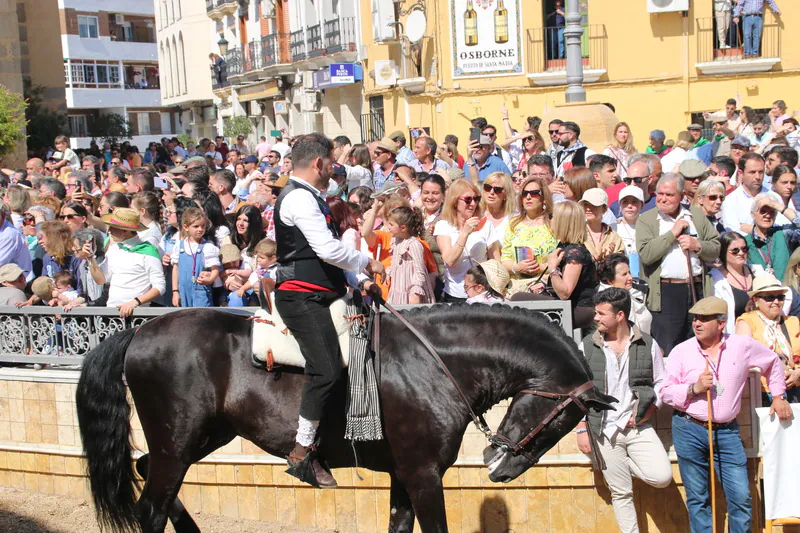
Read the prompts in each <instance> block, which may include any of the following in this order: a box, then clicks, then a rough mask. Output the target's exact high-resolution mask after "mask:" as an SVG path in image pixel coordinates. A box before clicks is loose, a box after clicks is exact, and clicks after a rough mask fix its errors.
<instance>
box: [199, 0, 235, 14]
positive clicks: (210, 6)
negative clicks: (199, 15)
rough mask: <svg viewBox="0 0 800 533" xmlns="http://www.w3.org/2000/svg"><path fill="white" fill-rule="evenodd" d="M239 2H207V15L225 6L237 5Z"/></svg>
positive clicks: (212, 0)
mask: <svg viewBox="0 0 800 533" xmlns="http://www.w3.org/2000/svg"><path fill="white" fill-rule="evenodd" d="M236 3H237V0H206V13H208V12H209V11H213V10H214V8H217V7H222V6H224V5H225V4H236Z"/></svg>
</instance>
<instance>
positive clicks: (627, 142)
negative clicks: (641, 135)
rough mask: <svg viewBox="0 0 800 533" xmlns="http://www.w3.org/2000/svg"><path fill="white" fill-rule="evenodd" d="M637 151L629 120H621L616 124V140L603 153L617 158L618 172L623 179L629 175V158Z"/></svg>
mask: <svg viewBox="0 0 800 533" xmlns="http://www.w3.org/2000/svg"><path fill="white" fill-rule="evenodd" d="M635 153H636V146H634V144H633V134H632V133H631V128H630V126H628V124H627V122H619V123H618V124H617V125H616V126H614V140H613V141H611V144H609V145H608V146H606V148H605V150H603V155H607V156H608V157H613V158H614V159H616V160H617V174H618V175H619V179H620V180H622V179H623V178H624V177H625V176H627V175H628V159H630V157H631V156H632V155H633V154H635Z"/></svg>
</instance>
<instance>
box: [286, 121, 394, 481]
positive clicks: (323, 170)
mask: <svg viewBox="0 0 800 533" xmlns="http://www.w3.org/2000/svg"><path fill="white" fill-rule="evenodd" d="M332 163H333V143H332V142H331V141H330V140H329V139H328V138H326V137H325V136H324V135H322V134H319V133H312V134H310V135H304V136H302V137H301V138H300V139H298V140H297V142H296V143H295V145H294V147H293V149H292V164H293V166H294V170H293V172H292V176H291V177H290V179H289V183H288V184H287V185H286V187H284V189H283V191H282V192H281V194H280V196H279V197H278V201H277V202H276V204H275V217H274V218H275V240H276V242H277V245H278V254H277V255H278V273H277V282H276V286H275V305H276V307H277V309H278V312H279V313H280V315H281V318H282V319H283V321H284V323H285V324H286V326H287V327H288V328H289V331H291V333H292V335H294V337H295V339H297V344H298V345H299V346H300V351H301V352H302V354H303V357H304V358H305V360H306V365H305V374H306V378H307V381H306V382H305V384H304V386H303V397H302V401H301V403H300V419H299V424H298V429H297V437H296V444H295V448H294V450H293V451H292V452H291V453H290V454H289V467H290V468H289V470H288V472H289V473H290V474H292V475H293V476H295V477H297V478H299V479H300V480H301V481H305V482H307V483H310V484H312V485H314V486H319V487H324V488H332V487H335V486H336V480H334V479H333V476H332V475H331V474H330V472H329V471H328V470H327V469H326V468H324V467H323V466H322V464H321V463H320V461H319V459H318V456H317V453H316V448H315V437H316V433H317V428H318V427H319V422H320V419H321V418H322V415H323V413H324V412H325V404H326V401H327V400H328V398H329V396H330V394H331V391H332V390H333V386H334V384H335V383H336V381H337V380H338V379H339V377H340V375H341V371H342V362H341V354H340V350H339V341H338V335H337V332H336V329H335V327H334V324H333V320H332V319H331V314H330V310H329V307H330V305H331V303H333V302H334V301H335V300H337V299H339V298H341V297H342V296H344V294H345V292H346V290H347V289H346V282H345V271H351V272H356V273H360V272H362V271H363V270H364V269H366V270H367V271H368V272H370V273H373V274H375V273H382V272H383V265H382V264H381V263H380V262H379V261H376V260H374V259H373V258H372V257H370V256H369V255H367V254H364V253H361V252H359V251H357V250H354V249H352V248H348V247H346V246H345V245H344V244H342V242H341V241H340V240H339V235H338V230H337V227H336V225H335V224H334V222H333V217H332V216H331V214H330V211H329V210H328V205H327V203H326V202H325V197H326V192H327V190H328V182H329V181H330V179H331V176H332V175H333V169H332Z"/></svg>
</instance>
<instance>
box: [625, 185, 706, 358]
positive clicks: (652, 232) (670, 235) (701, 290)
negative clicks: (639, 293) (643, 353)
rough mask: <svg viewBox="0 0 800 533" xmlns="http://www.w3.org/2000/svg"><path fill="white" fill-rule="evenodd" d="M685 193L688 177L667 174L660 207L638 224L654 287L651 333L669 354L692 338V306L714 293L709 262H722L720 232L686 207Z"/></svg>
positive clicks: (645, 270)
mask: <svg viewBox="0 0 800 533" xmlns="http://www.w3.org/2000/svg"><path fill="white" fill-rule="evenodd" d="M683 190H684V181H683V176H681V175H680V174H673V173H669V174H664V175H663V176H662V177H661V178H660V179H659V180H658V185H657V186H656V209H651V210H650V211H647V212H646V213H644V214H643V215H642V216H640V217H639V221H638V222H637V224H636V243H637V247H638V249H639V260H640V262H641V274H642V275H641V277H642V278H643V279H646V280H647V282H648V285H649V287H650V290H649V293H648V295H647V308H648V309H650V312H651V314H652V315H653V325H652V329H651V332H652V335H653V338H655V340H656V341H657V342H658V345H659V346H661V348H662V349H663V350H664V354H669V352H670V351H671V350H672V348H673V347H674V346H676V345H678V344H680V343H681V342H683V341H685V340H686V339H688V338H689V337H690V336H691V326H692V323H691V318H690V316H689V308H690V307H691V306H692V305H693V304H694V303H695V302H696V301H697V300H700V299H702V298H703V297H704V296H710V295H711V294H713V290H714V288H713V284H712V281H711V276H710V275H709V273H708V271H707V268H706V264H709V263H712V262H714V261H715V260H716V259H717V256H718V255H719V248H720V244H719V233H717V230H716V229H714V226H713V225H712V224H711V222H709V221H708V219H707V218H706V216H705V214H704V213H703V212H702V211H701V210H700V209H699V208H697V207H694V206H692V207H691V208H686V207H685V206H683V205H681V199H682V198H683ZM663 302H669V305H662V303H663Z"/></svg>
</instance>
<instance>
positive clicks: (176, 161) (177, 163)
mask: <svg viewBox="0 0 800 533" xmlns="http://www.w3.org/2000/svg"><path fill="white" fill-rule="evenodd" d="M181 163H183V159H176V160H175V164H176V165H180V164H181Z"/></svg>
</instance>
